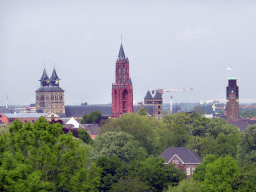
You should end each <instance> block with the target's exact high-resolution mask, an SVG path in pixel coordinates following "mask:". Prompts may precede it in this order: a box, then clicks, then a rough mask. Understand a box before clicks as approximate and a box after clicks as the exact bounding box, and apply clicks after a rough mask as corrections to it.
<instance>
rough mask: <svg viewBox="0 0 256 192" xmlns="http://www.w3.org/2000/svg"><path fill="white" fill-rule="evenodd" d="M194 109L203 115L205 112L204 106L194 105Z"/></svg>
mask: <svg viewBox="0 0 256 192" xmlns="http://www.w3.org/2000/svg"><path fill="white" fill-rule="evenodd" d="M193 111H194V112H196V113H198V114H200V115H201V114H203V113H204V108H203V107H201V106H198V105H197V106H195V107H194V109H193Z"/></svg>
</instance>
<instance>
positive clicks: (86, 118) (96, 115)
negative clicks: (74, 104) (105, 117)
mask: <svg viewBox="0 0 256 192" xmlns="http://www.w3.org/2000/svg"><path fill="white" fill-rule="evenodd" d="M101 117H102V115H101V112H99V111H93V112H91V113H89V115H87V114H84V115H83V117H82V119H81V124H93V123H95V121H97V120H99V119H100V118H101Z"/></svg>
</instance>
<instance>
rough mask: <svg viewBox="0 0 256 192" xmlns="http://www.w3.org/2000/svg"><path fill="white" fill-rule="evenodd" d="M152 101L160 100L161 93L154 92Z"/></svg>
mask: <svg viewBox="0 0 256 192" xmlns="http://www.w3.org/2000/svg"><path fill="white" fill-rule="evenodd" d="M154 99H162V95H161V93H159V91H158V90H157V91H156V94H155V96H154Z"/></svg>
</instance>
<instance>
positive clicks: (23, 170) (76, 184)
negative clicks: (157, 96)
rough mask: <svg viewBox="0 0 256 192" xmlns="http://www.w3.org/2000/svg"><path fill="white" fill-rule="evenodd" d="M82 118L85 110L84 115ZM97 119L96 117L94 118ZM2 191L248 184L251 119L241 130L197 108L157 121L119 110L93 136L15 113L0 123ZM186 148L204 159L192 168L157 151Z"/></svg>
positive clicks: (253, 149) (253, 133)
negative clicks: (171, 161)
mask: <svg viewBox="0 0 256 192" xmlns="http://www.w3.org/2000/svg"><path fill="white" fill-rule="evenodd" d="M86 118H88V117H86ZM95 119H96V118H95ZM0 134H1V136H0V150H1V153H0V190H1V191H21V190H22V191H253V190H254V189H255V187H256V183H255V181H256V169H255V162H256V126H255V125H253V126H249V127H248V128H247V130H246V131H245V132H243V133H240V132H239V131H238V128H237V127H236V126H234V125H230V124H228V123H227V122H226V121H225V120H224V119H221V118H213V119H207V118H205V117H202V116H201V115H199V114H197V113H191V114H187V113H177V114H173V115H165V116H163V118H162V119H161V120H157V119H156V118H155V117H148V116H146V112H145V111H143V110H141V111H140V112H139V113H138V114H133V113H130V114H125V115H123V116H122V117H120V118H117V119H112V120H110V121H108V122H107V123H105V124H104V125H102V126H101V128H100V135H99V136H98V137H97V138H96V139H95V140H94V141H93V140H91V139H90V137H89V135H88V133H87V132H86V131H85V130H84V129H81V130H77V131H73V134H74V135H75V136H76V137H74V136H73V134H72V132H67V131H66V134H65V133H64V131H63V127H62V125H60V124H59V123H57V124H50V123H48V122H47V121H46V120H45V119H44V118H43V117H41V118H40V119H39V120H38V121H36V122H35V123H34V124H31V123H29V122H28V123H27V124H24V123H22V122H19V121H18V120H15V122H14V123H13V124H10V125H8V126H2V127H1V130H0ZM168 147H188V148H190V149H191V150H192V151H195V152H196V153H197V155H198V156H200V157H201V158H202V159H203V161H202V162H201V164H200V165H199V166H197V167H196V170H195V172H194V175H193V176H192V177H191V178H187V175H186V173H185V172H184V171H183V170H181V169H180V168H175V167H174V165H173V164H169V165H164V164H163V162H164V159H163V158H161V157H159V155H160V154H161V153H163V151H165V149H167V148H168Z"/></svg>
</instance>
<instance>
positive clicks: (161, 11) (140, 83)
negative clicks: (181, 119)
mask: <svg viewBox="0 0 256 192" xmlns="http://www.w3.org/2000/svg"><path fill="white" fill-rule="evenodd" d="M255 34H256V1H255V0H252V1H249V0H207V1H205V0H166V1H161V0H137V1H132V0H109V1H103V0H102V1H100V0H91V1H90V0H88V1H87V0H44V1H38V0H0V71H1V73H0V105H5V102H6V95H8V100H9V104H11V105H21V104H23V105H27V104H31V103H35V91H36V90H37V89H38V88H39V87H40V82H39V81H38V80H39V79H40V78H41V76H42V74H43V70H44V67H45V69H46V71H47V74H48V76H49V78H50V76H51V74H52V71H53V68H54V66H55V69H56V71H57V74H58V76H59V78H60V79H61V80H60V87H61V88H62V89H64V90H65V104H66V105H80V104H81V103H84V102H87V103H88V104H107V103H111V100H112V97H111V92H112V83H114V82H115V63H116V60H117V56H118V52H119V48H120V44H121V35H122V44H123V48H124V52H125V55H126V57H128V58H129V61H130V77H131V79H132V83H133V100H134V101H136V102H140V101H143V100H144V96H145V95H146V92H147V91H148V90H152V89H157V88H159V89H160V88H161V89H183V88H193V90H189V91H181V92H171V93H170V92H169V93H164V94H163V102H164V103H168V102H169V101H170V99H169V98H170V96H173V103H180V102H184V103H185V102H193V103H194V102H199V101H200V100H204V101H206V100H212V99H225V96H226V86H227V67H229V68H231V69H232V70H231V71H229V73H228V76H229V77H236V78H237V85H238V86H239V98H240V99H256V97H255V95H256V84H255V82H256V75H255V63H256V35H255Z"/></svg>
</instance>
